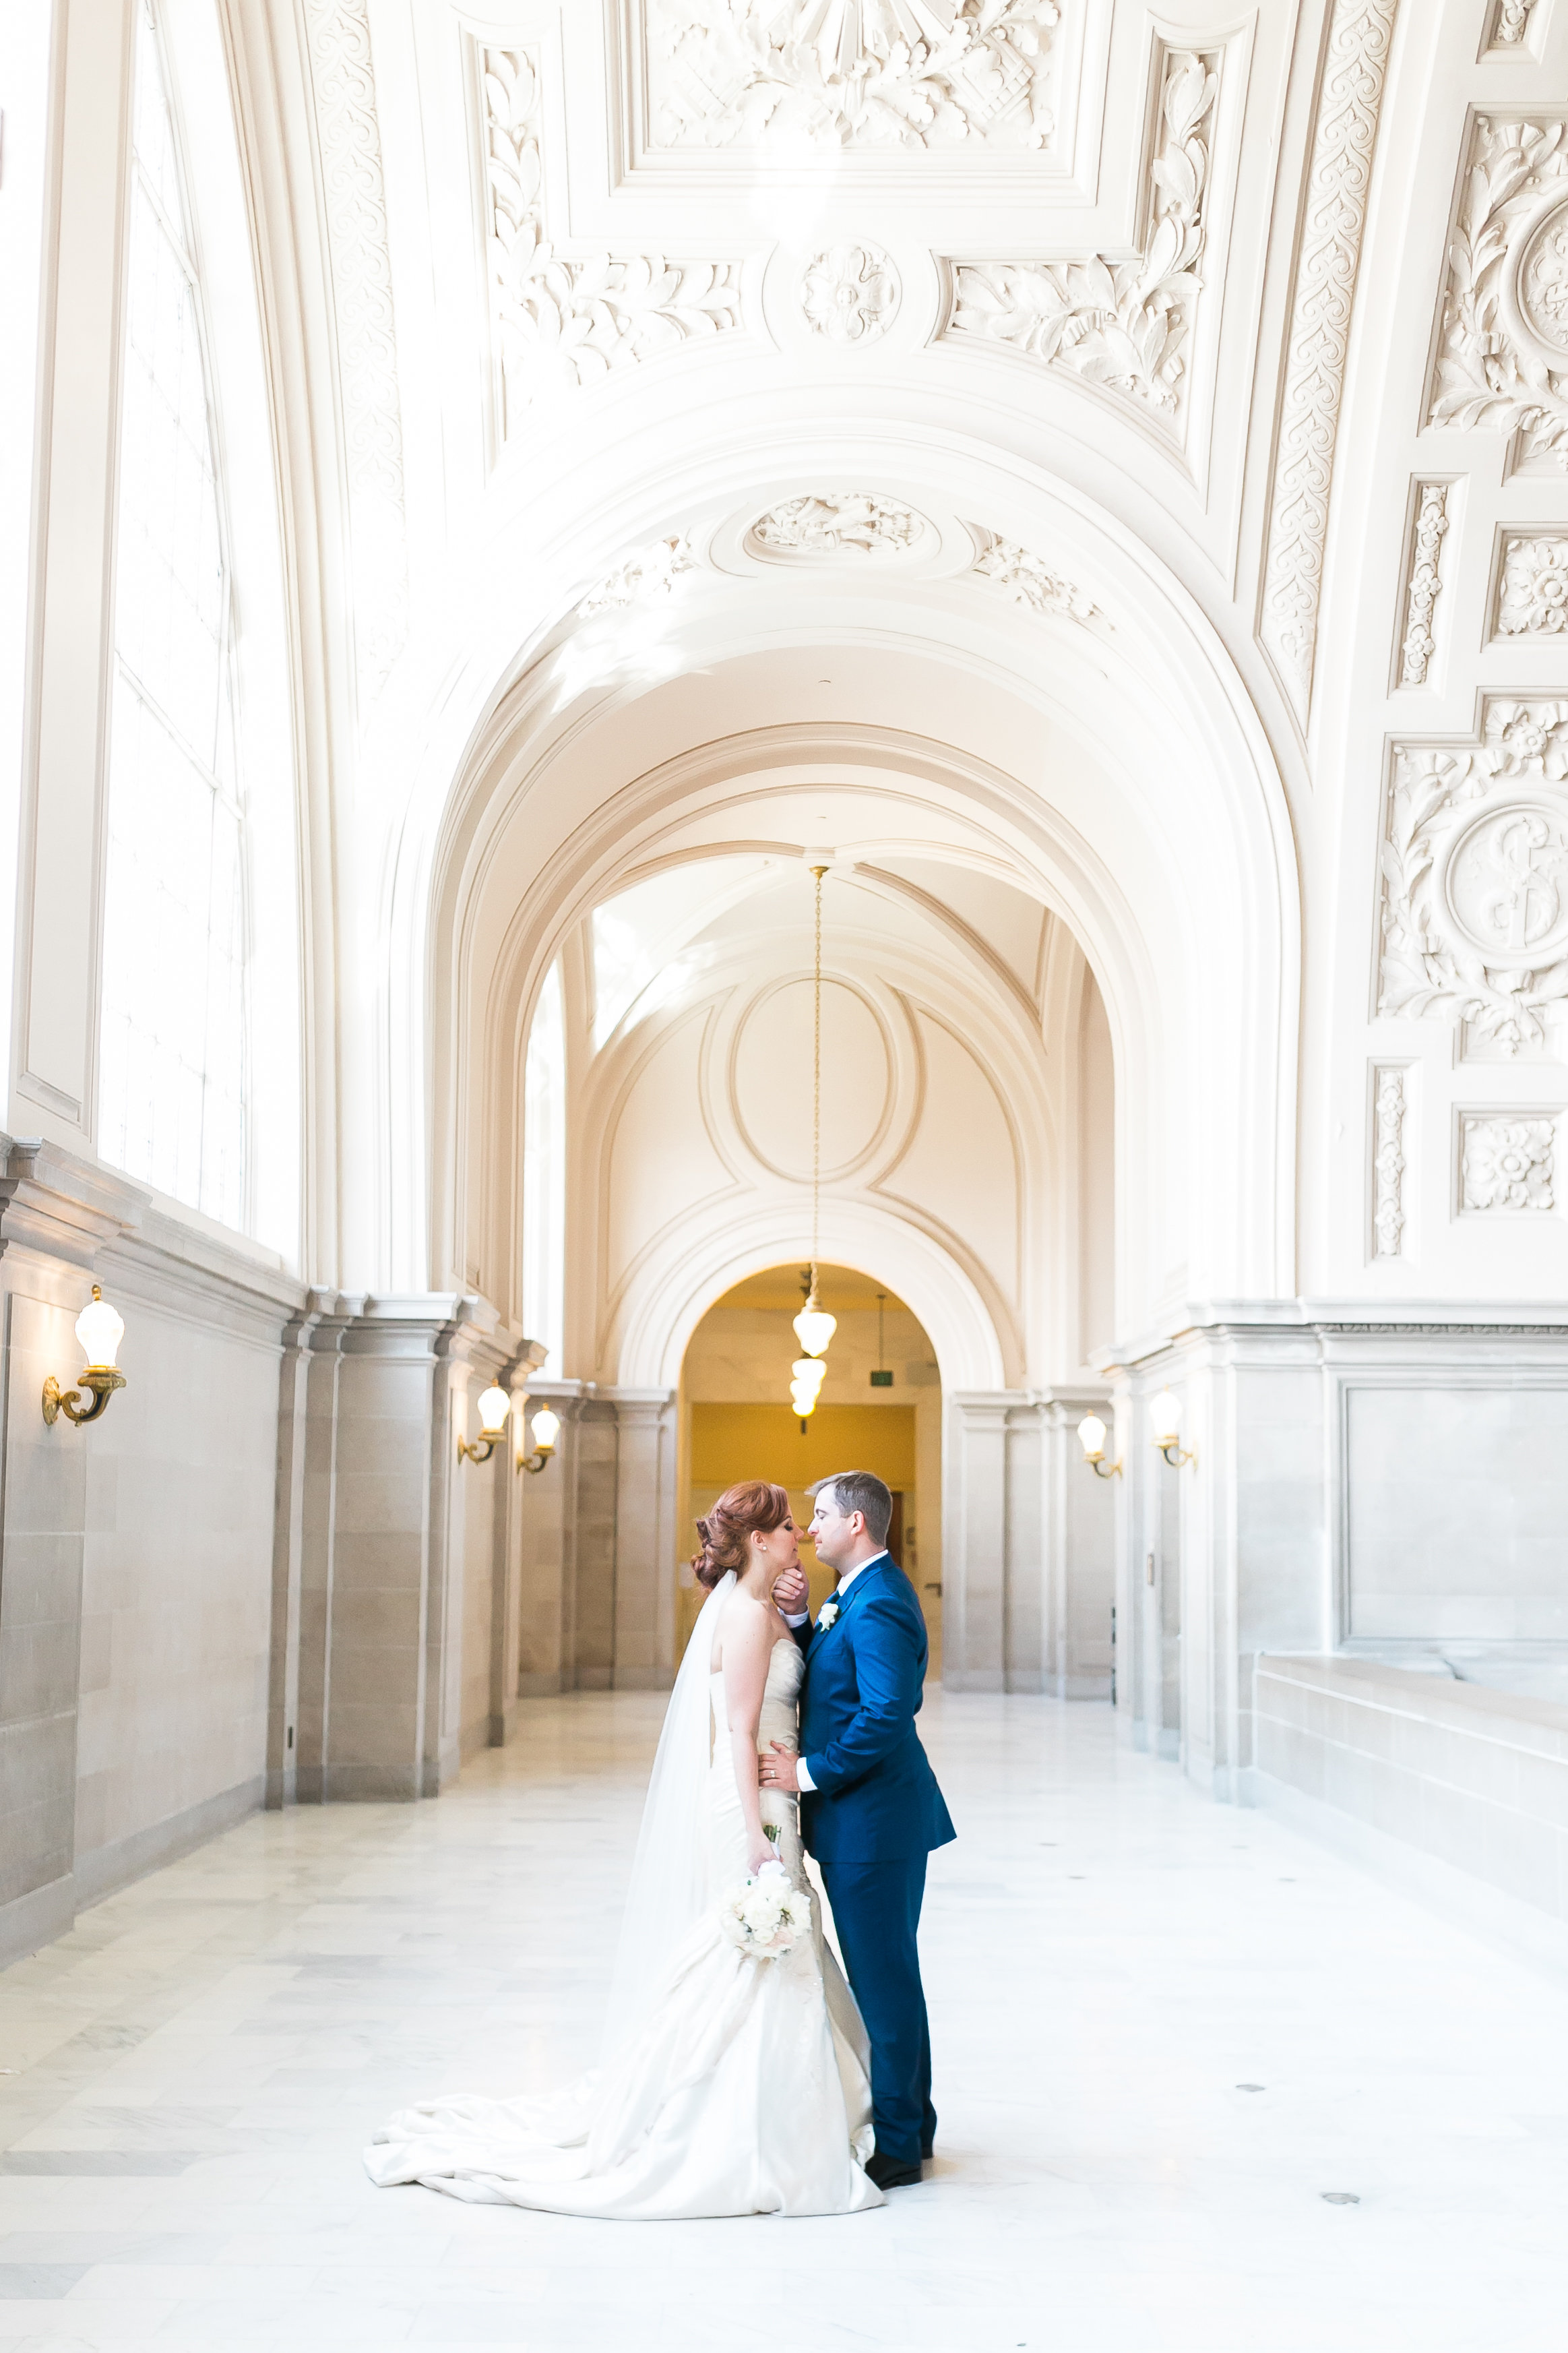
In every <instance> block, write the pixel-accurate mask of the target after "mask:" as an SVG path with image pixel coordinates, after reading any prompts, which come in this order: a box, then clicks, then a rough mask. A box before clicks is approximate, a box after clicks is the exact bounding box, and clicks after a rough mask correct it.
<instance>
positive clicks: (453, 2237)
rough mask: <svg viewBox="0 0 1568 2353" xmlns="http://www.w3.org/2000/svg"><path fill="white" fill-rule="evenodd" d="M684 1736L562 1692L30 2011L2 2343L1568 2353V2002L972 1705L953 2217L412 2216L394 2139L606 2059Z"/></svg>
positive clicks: (105, 1910) (952, 1733) (1053, 1725)
mask: <svg viewBox="0 0 1568 2353" xmlns="http://www.w3.org/2000/svg"><path fill="white" fill-rule="evenodd" d="M658 1712H659V1709H658V1702H657V1701H656V1700H653V1699H649V1698H644V1697H641V1696H634V1695H623V1696H616V1697H609V1696H600V1695H591V1696H590V1695H584V1696H582V1697H577V1698H572V1699H566V1700H561V1701H552V1702H546V1703H537V1704H532V1705H531V1707H530V1708H529V1710H528V1712H527V1715H526V1717H525V1720H524V1726H523V1730H522V1732H521V1736H520V1737H519V1738H518V1739H517V1741H516V1742H515V1743H514V1745H513V1746H511V1747H510V1749H508V1750H506V1751H504V1752H496V1753H492V1754H490V1755H489V1756H486V1757H481V1758H479V1760H478V1762H477V1763H476V1764H474V1765H473V1766H471V1767H469V1769H468V1771H467V1772H466V1773H465V1775H464V1777H463V1779H462V1782H461V1784H460V1786H459V1787H458V1788H457V1789H456V1790H455V1791H453V1792H452V1793H450V1794H449V1795H448V1796H447V1797H446V1798H443V1799H441V1800H440V1801H439V1803H437V1804H434V1805H425V1806H421V1807H417V1808H404V1809H395V1808H391V1807H386V1808H383V1807H360V1808H351V1807H342V1808H333V1809H330V1810H324V1811H318V1810H301V1811H298V1812H293V1813H289V1814H287V1815H279V1814H270V1815H264V1816H258V1817H256V1818H255V1819H253V1820H249V1821H247V1822H245V1823H243V1824H241V1825H240V1827H239V1828H238V1829H237V1830H235V1831H231V1832H230V1833H229V1834H228V1835H227V1836H226V1837H225V1838H222V1839H219V1840H217V1841H215V1842H214V1843H213V1844H212V1845H210V1846H208V1847H205V1849H203V1850H202V1851H201V1852H199V1853H197V1854H195V1855H193V1856H191V1857H190V1858H189V1859H188V1860H187V1861H185V1862H181V1863H178V1864H175V1865H174V1867H172V1868H171V1869H169V1870H166V1871H163V1872H161V1873H158V1874H157V1875H156V1876H154V1877H153V1878H151V1879H148V1880H145V1881H143V1882H142V1883H141V1884H140V1885H138V1886H136V1887H133V1888H131V1889H129V1890H127V1891H126V1892H125V1893H124V1894H121V1895H118V1896H115V1897H113V1898H111V1899H110V1901H109V1902H108V1903H106V1904H103V1905H100V1907H99V1908H98V1909H97V1910H95V1911H93V1912H90V1913H88V1914H86V1915H84V1916H83V1918H82V1919H81V1921H80V1923H79V1926H78V1927H77V1928H76V1930H75V1932H74V1933H73V1934H72V1935H71V1936H68V1937H66V1938H65V1939H64V1940H63V1941H62V1942H60V1943H59V1944H58V1945H55V1946H52V1947H48V1948H47V1950H45V1951H43V1952H41V1953H39V1954H37V1955H36V1956H35V1957H33V1958H31V1959H29V1960H26V1961H23V1962H20V1963H18V1964H17V1965H16V1967H15V1968H11V1969H10V1970H8V1971H7V1972H5V1974H4V1976H0V2064H3V2065H4V2068H5V2073H4V2074H3V2075H0V2353H20V2348H24V2347H25V2348H39V2353H43V2348H47V2353H78V2348H79V2353H89V2348H90V2353H108V2348H121V2347H132V2346H135V2347H143V2346H147V2347H153V2348H160V2353H163V2348H184V2353H231V2348H242V2347H258V2348H262V2347H265V2348H279V2353H281V2349H282V2348H288V2353H345V2348H357V2347H397V2346H407V2347H422V2348H429V2347H447V2346H449V2347H453V2348H458V2347H461V2348H468V2347H486V2346H493V2347H513V2348H529V2353H601V2348H603V2353H609V2348H615V2353H664V2348H670V2353H674V2348H680V2353H710V2348H712V2353H717V2348H721V2347H722V2348H726V2353H730V2348H734V2347H735V2346H736V2345H737V2344H739V2345H741V2346H742V2347H744V2348H747V2349H748V2353H752V2348H754V2353H776V2348H791V2353H834V2349H835V2348H845V2353H851V2348H884V2347H885V2348H900V2353H903V2348H909V2353H1015V2348H1019V2347H1025V2348H1051V2353H1123V2348H1126V2353H1131V2348H1138V2353H1188V2348H1191V2353H1242V2348H1246V2353H1298V2348H1300V2353H1396V2348H1411V2353H1416V2349H1417V2348H1418V2353H1547V2349H1548V2348H1550V2353H1560V2348H1561V2347H1562V2345H1563V2327H1564V2324H1563V2277H1564V2247H1565V2244H1568V2235H1565V2234H1568V2222H1565V2220H1564V2217H1565V2215H1568V2032H1565V2031H1564V2029H1565V2027H1568V1989H1564V1988H1563V1987H1561V1986H1559V1985H1556V1984H1554V1983H1553V1982H1552V1981H1551V1980H1550V1979H1549V1978H1546V1977H1544V1976H1538V1975H1535V1974H1532V1973H1531V1971H1530V1970H1529V1969H1528V1968H1525V1967H1524V1966H1523V1965H1522V1964H1520V1963H1517V1962H1514V1961H1511V1960H1509V1959H1507V1958H1504V1957H1500V1956H1499V1955H1497V1954H1494V1953H1493V1952H1491V1951H1489V1950H1488V1949H1487V1948H1485V1947H1482V1946H1481V1945H1479V1944H1478V1943H1476V1942H1474V1941H1472V1940H1471V1939H1469V1938H1468V1936H1465V1935H1464V1934H1462V1933H1461V1932H1460V1931H1459V1930H1458V1929H1457V1928H1454V1927H1450V1926H1447V1924H1445V1923H1444V1922H1442V1921H1440V1920H1437V1919H1435V1918H1433V1917H1431V1916H1429V1915H1427V1914H1426V1913H1424V1912H1422V1911H1421V1910H1419V1909H1417V1908H1416V1907H1415V1905H1412V1904H1411V1903H1410V1902H1409V1901H1408V1900H1406V1899H1405V1898H1404V1897H1403V1896H1400V1895H1397V1894H1393V1893H1389V1892H1385V1891H1384V1890H1383V1889H1382V1888H1381V1887H1379V1886H1378V1885H1376V1884H1375V1883H1373V1882H1372V1881H1370V1880H1368V1879H1366V1878H1365V1877H1363V1876H1362V1875H1361V1874H1360V1873H1356V1872H1355V1871H1353V1870H1352V1869H1351V1868H1350V1867H1349V1866H1348V1865H1345V1864H1342V1863H1341V1862H1337V1861H1336V1860H1334V1859H1332V1858H1331V1857H1329V1856H1327V1855H1325V1854H1323V1853H1321V1852H1319V1851H1318V1850H1317V1849H1315V1848H1314V1847H1311V1846H1310V1845H1307V1844H1304V1843H1302V1842H1301V1841H1299V1840H1298V1839H1296V1838H1295V1837H1294V1836H1292V1835H1291V1834H1290V1833H1289V1832H1288V1831H1284V1830H1283V1829H1281V1828H1279V1827H1278V1826H1277V1825H1275V1824H1274V1823H1272V1822H1270V1821H1268V1820H1262V1819H1259V1818H1258V1817H1257V1816H1254V1815H1248V1814H1245V1813H1237V1812H1235V1811H1233V1810H1229V1809H1226V1808H1223V1807H1218V1806H1214V1805H1211V1804H1209V1803H1208V1802H1207V1801H1206V1800H1205V1799H1202V1798H1200V1797H1198V1796H1197V1795H1196V1794H1195V1793H1194V1791H1193V1790H1191V1789H1190V1788H1187V1787H1186V1786H1185V1785H1184V1783H1183V1782H1182V1780H1181V1779H1180V1778H1179V1777H1178V1776H1177V1774H1176V1773H1175V1771H1174V1770H1173V1768H1172V1767H1169V1766H1163V1765H1155V1764H1152V1763H1151V1762H1150V1761H1149V1760H1147V1759H1146V1758H1144V1757H1137V1756H1133V1755H1131V1754H1129V1753H1127V1752H1126V1751H1125V1750H1122V1749H1121V1748H1119V1747H1118V1746H1117V1744H1116V1741H1115V1738H1114V1736H1113V1733H1112V1729H1111V1725H1110V1716H1109V1713H1108V1712H1107V1711H1106V1710H1104V1709H1102V1708H1100V1707H1093V1706H1077V1707H1067V1706H1062V1705H1059V1704H1056V1703H1054V1702H1051V1701H1047V1700H1037V1699H1025V1698H1009V1699H992V1698H981V1697H976V1696H964V1697H953V1696H945V1697H944V1696H942V1695H936V1696H935V1697H933V1701H932V1703H931V1706H930V1708H929V1710H928V1714H927V1718H926V1723H927V1725H928V1727H929V1735H928V1737H929V1746H931V1752H932V1755H933V1757H935V1759H936V1761H937V1763H938V1767H939V1770H940V1772H941V1774H942V1780H943V1783H944V1785H945V1787H946V1788H947V1791H948V1795H949V1798H950V1800H951V1803H952V1810H953V1813H954V1815H955V1817H956V1819H957V1820H958V1823H959V1826H960V1831H961V1838H960V1842H959V1843H958V1845H957V1846H956V1847H953V1848H950V1849H949V1850H948V1851H947V1852H945V1853H944V1854H943V1855H942V1856H941V1857H939V1858H938V1860H937V1862H936V1864H935V1866H934V1869H933V1874H932V1888H931V1901H930V1905H929V1909H928V1914H927V1923H928V1932H927V1935H926V1937H925V1953H926V1973H927V1981H928V1986H929V1989H930V1993H931V2005H932V2012H933V2028H934V2035H935V2044H936V2053H937V2063H938V2082H937V2092H938V2099H939V2103H940V2105H941V2109H942V2135H941V2156H940V2159H939V2161H938V2163H937V2165H936V2166H935V2168H933V2169H932V2170H931V2178H930V2179H928V2180H927V2181H926V2182H925V2183H924V2184H922V2186H921V2188H920V2189H912V2190H903V2191H900V2192H898V2193H896V2194H895V2196H894V2197H893V2199H892V2200H891V2201H890V2202H889V2205H888V2206H887V2207H886V2208H885V2209H883V2210H882V2211H879V2212H877V2213H873V2214H868V2215H861V2216H857V2217H850V2218H846V2219H843V2220H837V2221H802V2222H779V2221H763V2220H757V2221H729V2222H713V2223H691V2222H687V2223H668V2224H616V2223H604V2222H585V2221H568V2220H563V2219H560V2218H554V2217H551V2216H548V2215H532V2214H527V2213H521V2212H518V2211H511V2210H506V2209H493V2208H483V2207H465V2206H462V2205H459V2204H458V2203H456V2202H455V2201H453V2200H447V2199H444V2198H439V2197H436V2196H433V2195H431V2194H430V2193H428V2192H426V2191H423V2190H418V2189H398V2190H391V2191H386V2190H381V2191H378V2190H375V2189H372V2188H371V2187H370V2186H369V2184H368V2183H367V2181H366V2180H365V2179H364V2177H363V2174H362V2172H361V2170H360V2165H359V2150H360V2147H361V2145H362V2143H363V2141H364V2139H365V2138H366V2136H367V2132H368V2130H369V2127H370V2126H372V2125H373V2124H374V2121H375V2120H376V2119H377V2118H378V2117H380V2116H382V2115H384V2113H386V2112H387V2111H390V2110H391V2109H394V2108H396V2107H399V2106H401V2105H404V2104H405V2103H406V2102H407V2101H409V2100H411V2099H413V2098H415V2097H417V2096H419V2095H421V2094H426V2093H431V2092H435V2091H439V2090H443V2089H455V2088H472V2089H476V2090H480V2089H485V2090H488V2089H490V2088H496V2089H500V2088H505V2087H520V2088H521V2087H524V2086H541V2087H542V2086H543V2085H545V2084H548V2083H550V2082H552V2081H554V2080H557V2079H559V2078H563V2077H564V2076H566V2075H568V2074H570V2073H574V2071H575V2070H576V2068H577V2067H578V2066H579V2064H580V2063H584V2062H586V2061H587V2060H588V2059H589V2058H590V2056H591V2053H592V2050H593V2045H594V2042H595V2026H596V2020H597V2014H598V2009H599V2003H600V2000H601V1993H602V1989H603V1984H604V1980H605V1970H606V1964H607V1959H608V1956H609V1952H610V1949H611V1946H612V1942H613V1938H614V1933H615V1929H616V1918H617V1910H618V1893H617V1891H618V1881H619V1875H620V1872H621V1867H622V1862H623V1858H624V1856H625V1854H626V1851H627V1848H628V1844H629V1841H630V1838H631V1836H632V1833H633V1830H634V1827H635V1820H636V1814H637V1802H638V1795H639V1783H640V1777H641V1775H642V1772H643V1770H644V1767H645V1766H646V1763H647V1758H648V1757H649V1755H650V1753H651V1749H652V1744H653V1739H654V1736H655V1733H656V1730H657V1724H658ZM1331 2193H1332V2194H1333V2196H1334V2197H1335V2198H1341V2197H1344V2198H1350V2199H1353V2200H1357V2201H1359V2202H1356V2203H1338V2202H1330V2194H1331Z"/></svg>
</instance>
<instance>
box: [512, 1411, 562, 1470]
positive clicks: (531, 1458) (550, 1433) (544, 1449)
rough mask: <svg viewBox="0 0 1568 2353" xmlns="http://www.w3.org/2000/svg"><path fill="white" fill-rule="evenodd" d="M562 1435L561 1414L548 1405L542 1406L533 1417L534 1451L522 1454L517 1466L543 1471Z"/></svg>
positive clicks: (520, 1468) (521, 1468)
mask: <svg viewBox="0 0 1568 2353" xmlns="http://www.w3.org/2000/svg"><path fill="white" fill-rule="evenodd" d="M560 1435H561V1417H560V1415H559V1414H556V1413H552V1412H551V1410H550V1408H549V1407H548V1406H547V1405H546V1406H542V1407H541V1408H540V1409H539V1411H538V1412H537V1413H536V1414H535V1415H534V1417H533V1451H532V1453H531V1454H520V1455H519V1456H518V1458H517V1468H518V1469H519V1470H520V1471H542V1470H543V1468H544V1466H545V1464H546V1463H547V1462H548V1461H549V1460H550V1458H551V1456H552V1454H553V1453H554V1451H555V1441H556V1440H557V1439H558V1438H559V1437H560Z"/></svg>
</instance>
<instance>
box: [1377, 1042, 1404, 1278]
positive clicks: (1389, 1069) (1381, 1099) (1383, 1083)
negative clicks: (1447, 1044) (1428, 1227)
mask: <svg viewBox="0 0 1568 2353" xmlns="http://www.w3.org/2000/svg"><path fill="white" fill-rule="evenodd" d="M1372 1175H1373V1217H1372V1230H1373V1256H1374V1257H1377V1258H1399V1257H1400V1256H1402V1255H1403V1250H1404V1234H1405V1066H1404V1064H1403V1063H1400V1062H1385V1063H1384V1064H1382V1065H1381V1066H1380V1067H1379V1069H1378V1071H1377V1074H1376V1085H1375V1089H1374V1092H1373V1159H1372Z"/></svg>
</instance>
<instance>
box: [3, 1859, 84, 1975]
mask: <svg viewBox="0 0 1568 2353" xmlns="http://www.w3.org/2000/svg"><path fill="white" fill-rule="evenodd" d="M76 1909H77V1884H76V1881H75V1879H74V1878H73V1877H72V1875H71V1873H69V1872H68V1873H66V1875H65V1877H64V1878H63V1879H51V1880H50V1881H49V1882H48V1884H47V1886H45V1887H31V1888H29V1889H28V1891H27V1893H26V1895H14V1896H13V1897H12V1898H11V1901H10V1902H9V1904H0V1968H8V1967H9V1965H10V1963H11V1962H13V1961H19V1960H21V1959H22V1958H23V1957H25V1955H26V1954H28V1953H36V1952H37V1950H38V1947H40V1945H52V1944H53V1943H54V1941H55V1938H56V1937H57V1936H64V1935H65V1934H66V1932H67V1930H68V1928H69V1927H70V1926H72V1924H73V1923H74V1921H75V1919H76Z"/></svg>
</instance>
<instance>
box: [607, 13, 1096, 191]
mask: <svg viewBox="0 0 1568 2353" xmlns="http://www.w3.org/2000/svg"><path fill="white" fill-rule="evenodd" d="M1060 17H1061V10H1060V7H1059V6H1058V0H646V18H645V21H646V37H647V88H648V101H649V114H650V118H651V119H650V124H649V129H650V133H651V140H652V143H653V145H654V146H656V147H662V148H693V147H732V146H742V147H760V148H773V149H783V150H784V151H786V152H787V151H788V150H789V149H791V148H796V149H798V148H802V147H807V148H823V147H827V148H838V149H847V150H851V151H870V152H872V153H877V152H883V153H886V152H889V151H893V152H896V151H898V150H900V149H917V150H919V149H936V148H952V147H976V146H979V147H987V148H1013V149H1023V150H1025V151H1028V150H1031V149H1038V148H1041V147H1044V146H1046V145H1047V144H1048V143H1049V141H1050V138H1051V134H1052V132H1054V130H1055V128H1056V117H1055V113H1054V111H1053V104H1052V91H1051V66H1052V54H1051V50H1052V37H1053V35H1054V34H1055V32H1056V30H1057V26H1058V24H1059V22H1060Z"/></svg>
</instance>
